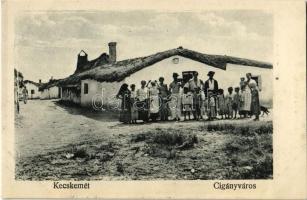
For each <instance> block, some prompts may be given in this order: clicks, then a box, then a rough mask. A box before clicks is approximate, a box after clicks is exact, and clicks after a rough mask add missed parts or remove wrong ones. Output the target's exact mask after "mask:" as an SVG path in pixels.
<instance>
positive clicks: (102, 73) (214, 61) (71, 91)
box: [51, 42, 272, 106]
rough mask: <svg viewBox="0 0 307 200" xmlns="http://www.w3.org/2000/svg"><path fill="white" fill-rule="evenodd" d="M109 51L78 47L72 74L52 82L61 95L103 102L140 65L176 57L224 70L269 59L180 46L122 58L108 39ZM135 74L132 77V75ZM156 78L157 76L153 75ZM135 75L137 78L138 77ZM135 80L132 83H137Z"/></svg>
mask: <svg viewBox="0 0 307 200" xmlns="http://www.w3.org/2000/svg"><path fill="white" fill-rule="evenodd" d="M109 54H110V55H107V54H106V53H103V54H102V55H101V56H99V57H98V58H96V59H94V60H92V61H88V59H87V54H86V53H85V52H84V51H81V52H80V53H79V54H78V60H77V68H76V71H75V73H74V74H72V75H70V76H69V77H67V78H65V79H61V80H59V81H57V82H56V83H54V84H51V85H53V86H54V85H57V86H60V87H61V99H62V100H64V101H69V102H73V103H76V104H79V105H81V106H92V103H93V100H95V99H96V103H97V101H101V103H102V104H103V105H104V106H105V105H107V104H112V102H114V101H116V100H115V95H116V93H117V92H118V89H119V88H120V86H121V85H122V84H123V83H125V82H127V80H128V79H131V77H133V78H134V80H137V82H140V81H141V80H142V78H143V77H142V76H140V75H136V74H137V72H139V71H142V70H143V69H145V68H147V67H150V66H155V65H159V64H160V63H162V64H163V66H167V65H169V63H172V64H173V63H174V59H175V62H176V65H172V66H175V67H176V66H177V65H179V64H180V63H179V59H185V60H186V61H189V62H190V63H189V62H187V63H185V64H187V65H188V66H193V65H195V62H197V63H202V64H205V65H204V66H206V65H209V66H212V67H215V68H218V69H222V70H226V65H227V64H228V63H231V64H236V65H244V66H253V67H260V68H268V69H271V68H272V65H271V64H270V63H265V62H260V61H255V60H249V59H242V58H236V57H230V56H224V55H223V56H222V55H208V54H203V53H200V52H196V51H192V50H189V49H185V48H182V47H179V48H175V49H171V50H167V51H163V52H158V53H155V54H152V55H149V56H145V57H139V58H132V59H127V60H122V61H117V59H116V43H115V42H111V43H109ZM134 76H135V77H134ZM157 78H158V77H157ZM138 79H139V80H138ZM137 82H136V83H137Z"/></svg>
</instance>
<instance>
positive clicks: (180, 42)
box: [12, 10, 274, 181]
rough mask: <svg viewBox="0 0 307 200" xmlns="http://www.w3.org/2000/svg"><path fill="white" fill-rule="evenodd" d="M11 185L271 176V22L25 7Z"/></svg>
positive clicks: (266, 18)
mask: <svg viewBox="0 0 307 200" xmlns="http://www.w3.org/2000/svg"><path fill="white" fill-rule="evenodd" d="M14 30H15V33H14V34H15V39H14V69H12V70H14V105H15V122H14V126H15V133H14V134H15V144H14V145H15V147H14V148H15V154H16V157H15V159H16V160H15V162H16V163H15V179H16V180H18V181H26V180H27V181H44V180H51V181H56V180H76V181H82V180H106V181H113V180H123V181H125V180H238V179H240V180H245V179H248V180H250V179H268V180H270V179H274V176H273V162H274V160H273V120H274V119H273V112H274V102H273V94H274V91H273V79H274V78H273V68H274V66H273V64H272V63H273V52H274V45H273V41H274V29H273V15H272V13H270V12H269V11H263V10H205V11H185V12H183V11H182V12H179V11H176V12H175V11H174V12H171V11H155V10H150V11H148V10H146V11H145V10H134V11H133V10H129V11H116V10H114V11H88V10H78V11H48V12H47V11H41V12H39V11H28V12H27V11H25V12H22V13H20V15H19V16H18V17H17V18H16V20H15V21H14Z"/></svg>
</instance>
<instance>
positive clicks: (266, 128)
mask: <svg viewBox="0 0 307 200" xmlns="http://www.w3.org/2000/svg"><path fill="white" fill-rule="evenodd" d="M200 129H201V130H202V131H208V132H215V131H221V132H223V133H229V134H238V135H254V134H255V133H257V134H272V133H273V124H272V122H264V123H259V122H249V123H247V124H235V123H234V124H230V123H215V124H208V125H205V126H202V127H201V128H200Z"/></svg>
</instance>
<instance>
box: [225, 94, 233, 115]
mask: <svg viewBox="0 0 307 200" xmlns="http://www.w3.org/2000/svg"><path fill="white" fill-rule="evenodd" d="M233 99H234V93H232V94H229V93H228V94H226V96H225V105H226V114H228V115H230V116H232V115H233V109H232V104H233Z"/></svg>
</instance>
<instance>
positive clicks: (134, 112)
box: [130, 91, 139, 120]
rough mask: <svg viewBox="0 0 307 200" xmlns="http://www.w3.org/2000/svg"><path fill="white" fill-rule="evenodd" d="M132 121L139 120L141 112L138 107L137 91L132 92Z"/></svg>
mask: <svg viewBox="0 0 307 200" xmlns="http://www.w3.org/2000/svg"><path fill="white" fill-rule="evenodd" d="M130 98H131V120H137V119H138V118H139V112H138V109H137V105H136V98H137V95H136V91H131V95H130Z"/></svg>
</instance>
